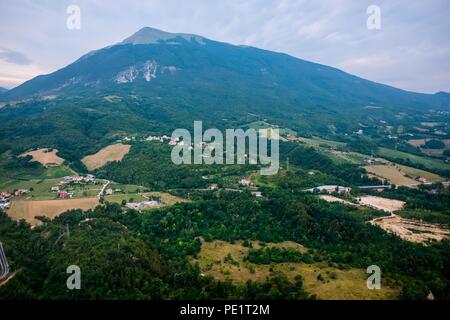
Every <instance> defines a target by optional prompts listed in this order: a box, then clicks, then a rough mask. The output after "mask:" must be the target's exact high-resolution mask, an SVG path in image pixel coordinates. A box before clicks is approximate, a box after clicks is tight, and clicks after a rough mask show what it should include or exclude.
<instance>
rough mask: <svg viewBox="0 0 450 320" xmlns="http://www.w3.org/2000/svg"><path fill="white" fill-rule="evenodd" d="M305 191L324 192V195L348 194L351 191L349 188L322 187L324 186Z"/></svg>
mask: <svg viewBox="0 0 450 320" xmlns="http://www.w3.org/2000/svg"><path fill="white" fill-rule="evenodd" d="M305 191H309V192H326V193H333V192H337V193H348V192H350V191H351V188H350V187H343V186H338V185H324V186H319V187H315V188H311V189H307V190H305Z"/></svg>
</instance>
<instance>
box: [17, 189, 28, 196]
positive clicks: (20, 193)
mask: <svg viewBox="0 0 450 320" xmlns="http://www.w3.org/2000/svg"><path fill="white" fill-rule="evenodd" d="M29 192H30V190H28V189H18V190H16V191H15V192H14V195H15V196H16V197H20V196H22V195H24V194H27V193H29Z"/></svg>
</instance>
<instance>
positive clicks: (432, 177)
mask: <svg viewBox="0 0 450 320" xmlns="http://www.w3.org/2000/svg"><path fill="white" fill-rule="evenodd" d="M396 166H397V167H398V168H399V169H400V170H401V171H402V172H404V173H406V174H407V175H408V176H410V177H412V178H414V179H415V178H420V177H423V178H425V179H427V180H428V181H429V182H433V183H435V182H442V181H445V178H443V177H441V176H439V175H437V174H435V173H431V172H428V171H425V170H421V169H416V168H412V167H408V166H404V165H401V164H397V165H396Z"/></svg>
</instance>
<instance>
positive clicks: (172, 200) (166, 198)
mask: <svg viewBox="0 0 450 320" xmlns="http://www.w3.org/2000/svg"><path fill="white" fill-rule="evenodd" d="M143 195H144V196H145V197H157V198H159V199H160V200H161V201H162V202H163V203H164V204H166V205H169V206H171V205H174V204H176V203H182V202H190V201H189V200H187V199H184V198H180V197H176V196H173V195H171V194H170V193H166V192H146V193H144V194H143Z"/></svg>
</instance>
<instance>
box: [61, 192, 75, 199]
mask: <svg viewBox="0 0 450 320" xmlns="http://www.w3.org/2000/svg"><path fill="white" fill-rule="evenodd" d="M72 196H73V193H70V192H67V191H60V192H59V197H60V198H61V199H68V198H72Z"/></svg>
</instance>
